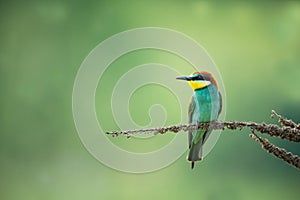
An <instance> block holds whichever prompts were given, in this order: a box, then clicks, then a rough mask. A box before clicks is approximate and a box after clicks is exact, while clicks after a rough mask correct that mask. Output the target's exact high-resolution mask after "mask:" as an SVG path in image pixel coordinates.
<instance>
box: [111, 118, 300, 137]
mask: <svg viewBox="0 0 300 200" xmlns="http://www.w3.org/2000/svg"><path fill="white" fill-rule="evenodd" d="M245 127H248V128H250V129H251V130H255V131H258V132H260V133H264V134H268V135H270V136H272V137H280V138H281V139H286V140H289V141H291V142H300V130H299V129H295V128H291V127H279V126H278V125H276V124H266V123H255V122H238V121H232V122H202V123H199V124H198V126H197V125H196V124H181V125H173V126H166V127H160V128H148V129H138V130H126V131H110V132H106V134H109V135H112V136H118V135H122V134H123V135H125V136H126V137H130V136H131V135H133V134H136V133H144V134H158V133H160V134H164V133H166V132H173V133H177V132H179V131H184V132H187V131H190V130H196V129H203V130H207V129H213V130H224V129H225V128H227V129H230V130H236V129H240V130H241V129H243V128H245Z"/></svg>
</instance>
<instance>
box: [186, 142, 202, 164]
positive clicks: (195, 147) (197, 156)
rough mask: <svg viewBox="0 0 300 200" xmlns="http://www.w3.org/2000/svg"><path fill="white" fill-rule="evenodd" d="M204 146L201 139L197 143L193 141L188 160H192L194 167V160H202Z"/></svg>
mask: <svg viewBox="0 0 300 200" xmlns="http://www.w3.org/2000/svg"><path fill="white" fill-rule="evenodd" d="M202 147H203V143H202V142H201V141H200V142H198V143H197V144H194V143H192V145H191V148H190V152H189V155H188V158H187V160H188V161H191V162H192V166H191V167H192V169H193V168H194V162H195V161H200V160H202Z"/></svg>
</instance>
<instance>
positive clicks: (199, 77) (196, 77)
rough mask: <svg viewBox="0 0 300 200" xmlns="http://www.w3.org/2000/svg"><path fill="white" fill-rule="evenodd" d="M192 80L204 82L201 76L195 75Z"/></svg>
mask: <svg viewBox="0 0 300 200" xmlns="http://www.w3.org/2000/svg"><path fill="white" fill-rule="evenodd" d="M194 80H204V78H203V76H202V75H201V74H197V75H196V76H195V78H194Z"/></svg>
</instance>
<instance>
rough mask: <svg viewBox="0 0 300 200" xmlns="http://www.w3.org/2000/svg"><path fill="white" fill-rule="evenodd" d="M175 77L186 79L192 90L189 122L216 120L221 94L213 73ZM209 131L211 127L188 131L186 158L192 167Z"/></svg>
mask: <svg viewBox="0 0 300 200" xmlns="http://www.w3.org/2000/svg"><path fill="white" fill-rule="evenodd" d="M176 79H178V80H185V81H188V83H189V85H190V86H191V87H192V89H193V90H194V94H193V96H192V97H191V100H190V103H189V107H188V118H189V123H192V124H198V123H201V122H213V121H216V120H217V119H218V117H219V115H220V113H221V111H222V96H221V93H220V91H219V89H218V84H217V81H216V79H215V78H214V77H213V75H212V74H211V73H210V72H207V71H200V72H193V73H192V74H191V75H189V76H180V77H176ZM211 132H212V130H211V129H208V130H202V129H196V130H190V131H189V133H188V142H189V153H188V156H187V160H188V161H190V162H191V168H192V169H193V168H194V164H195V162H196V161H201V160H202V159H203V145H204V144H205V142H206V141H207V139H208V137H209V136H210V134H211Z"/></svg>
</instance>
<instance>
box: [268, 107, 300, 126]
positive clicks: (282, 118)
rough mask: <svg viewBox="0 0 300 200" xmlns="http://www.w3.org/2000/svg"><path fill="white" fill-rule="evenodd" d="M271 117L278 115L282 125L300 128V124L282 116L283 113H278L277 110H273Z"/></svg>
mask: <svg viewBox="0 0 300 200" xmlns="http://www.w3.org/2000/svg"><path fill="white" fill-rule="evenodd" d="M271 117H272V118H274V117H277V118H278V122H279V123H280V124H281V126H285V127H291V128H296V129H298V130H300V124H296V123H295V122H293V121H292V120H289V119H286V118H284V117H282V116H281V115H279V114H277V113H276V112H275V110H272V115H271Z"/></svg>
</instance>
